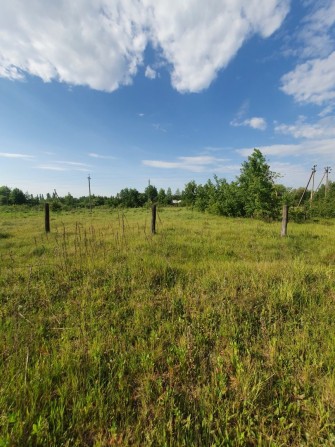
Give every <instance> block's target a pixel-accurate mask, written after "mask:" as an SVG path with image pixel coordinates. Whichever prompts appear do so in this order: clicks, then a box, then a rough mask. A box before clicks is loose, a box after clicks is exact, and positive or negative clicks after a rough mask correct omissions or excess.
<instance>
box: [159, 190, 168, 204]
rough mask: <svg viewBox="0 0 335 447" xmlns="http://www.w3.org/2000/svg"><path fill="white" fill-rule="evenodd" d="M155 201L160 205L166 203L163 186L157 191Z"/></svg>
mask: <svg viewBox="0 0 335 447" xmlns="http://www.w3.org/2000/svg"><path fill="white" fill-rule="evenodd" d="M157 202H158V203H160V204H161V205H166V204H167V203H166V192H165V190H164V189H163V188H161V189H160V190H159V191H158V195H157Z"/></svg>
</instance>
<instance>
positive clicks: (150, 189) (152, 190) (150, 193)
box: [144, 185, 158, 202]
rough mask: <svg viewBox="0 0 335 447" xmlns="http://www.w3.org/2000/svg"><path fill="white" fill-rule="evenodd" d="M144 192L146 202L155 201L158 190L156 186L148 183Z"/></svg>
mask: <svg viewBox="0 0 335 447" xmlns="http://www.w3.org/2000/svg"><path fill="white" fill-rule="evenodd" d="M144 194H145V196H146V198H147V201H148V202H155V201H156V200H157V196H158V191H157V188H156V186H153V185H148V186H147V187H146V188H145V190H144Z"/></svg>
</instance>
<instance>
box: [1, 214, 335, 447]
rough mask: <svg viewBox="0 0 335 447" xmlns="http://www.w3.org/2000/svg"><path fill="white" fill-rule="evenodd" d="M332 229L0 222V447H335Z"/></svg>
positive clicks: (191, 221) (119, 218)
mask: <svg viewBox="0 0 335 447" xmlns="http://www.w3.org/2000/svg"><path fill="white" fill-rule="evenodd" d="M334 228H335V227H334V226H333V222H332V221H330V222H327V224H326V222H325V223H322V222H319V223H313V224H303V225H299V224H293V223H292V224H290V225H289V237H287V238H280V237H279V232H280V224H278V223H272V224H269V223H262V222H260V221H252V220H243V219H240V220H239V219H223V218H218V217H213V216H208V215H203V214H198V213H196V212H192V211H187V210H184V209H172V210H165V209H163V210H161V211H160V212H159V215H158V222H157V230H158V233H157V234H156V235H155V236H152V235H151V234H150V214H149V212H148V211H145V210H133V211H126V212H122V211H119V212H118V211H113V212H110V211H107V210H105V211H100V212H99V211H94V213H93V214H92V215H90V214H88V213H85V212H77V213H60V214H57V215H53V218H52V220H51V233H50V234H48V235H46V234H45V233H44V232H43V215H42V214H41V213H38V212H35V213H19V212H16V213H10V212H9V213H6V214H2V215H1V217H0V233H1V234H5V235H6V236H5V237H3V238H1V239H0V263H1V272H0V300H1V310H0V317H1V320H0V321H1V327H0V355H1V365H0V377H1V379H0V380H1V382H0V386H1V388H0V446H2V447H3V446H68V447H70V446H71V447H72V446H95V447H98V446H114V445H120V446H143V445H145V446H245V445H249V446H254V445H255V446H263V445H269V446H287V445H292V446H303V445H306V446H307V445H324V446H330V445H334V444H335V435H334V434H335V370H334V366H335V343H334V341H335V290H334V280H335V277H334V266H335V243H334V231H335V230H334Z"/></svg>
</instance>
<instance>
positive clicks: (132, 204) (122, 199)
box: [117, 188, 142, 208]
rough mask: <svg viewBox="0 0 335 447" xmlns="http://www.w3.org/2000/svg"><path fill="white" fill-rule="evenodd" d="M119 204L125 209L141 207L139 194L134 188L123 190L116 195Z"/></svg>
mask: <svg viewBox="0 0 335 447" xmlns="http://www.w3.org/2000/svg"><path fill="white" fill-rule="evenodd" d="M117 198H118V200H119V204H120V205H122V206H124V207H126V208H136V207H138V206H141V205H142V202H141V194H140V193H139V192H138V191H137V189H135V188H124V189H121V191H120V192H119V193H118V194H117Z"/></svg>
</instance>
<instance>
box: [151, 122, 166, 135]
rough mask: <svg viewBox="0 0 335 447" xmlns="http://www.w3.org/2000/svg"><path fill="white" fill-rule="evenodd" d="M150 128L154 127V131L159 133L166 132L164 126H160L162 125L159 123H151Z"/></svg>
mask: <svg viewBox="0 0 335 447" xmlns="http://www.w3.org/2000/svg"><path fill="white" fill-rule="evenodd" d="M152 127H154V128H155V129H156V130H158V131H160V132H164V133H166V132H167V129H166V128H165V127H164V126H162V124H160V123H153V124H152Z"/></svg>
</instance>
